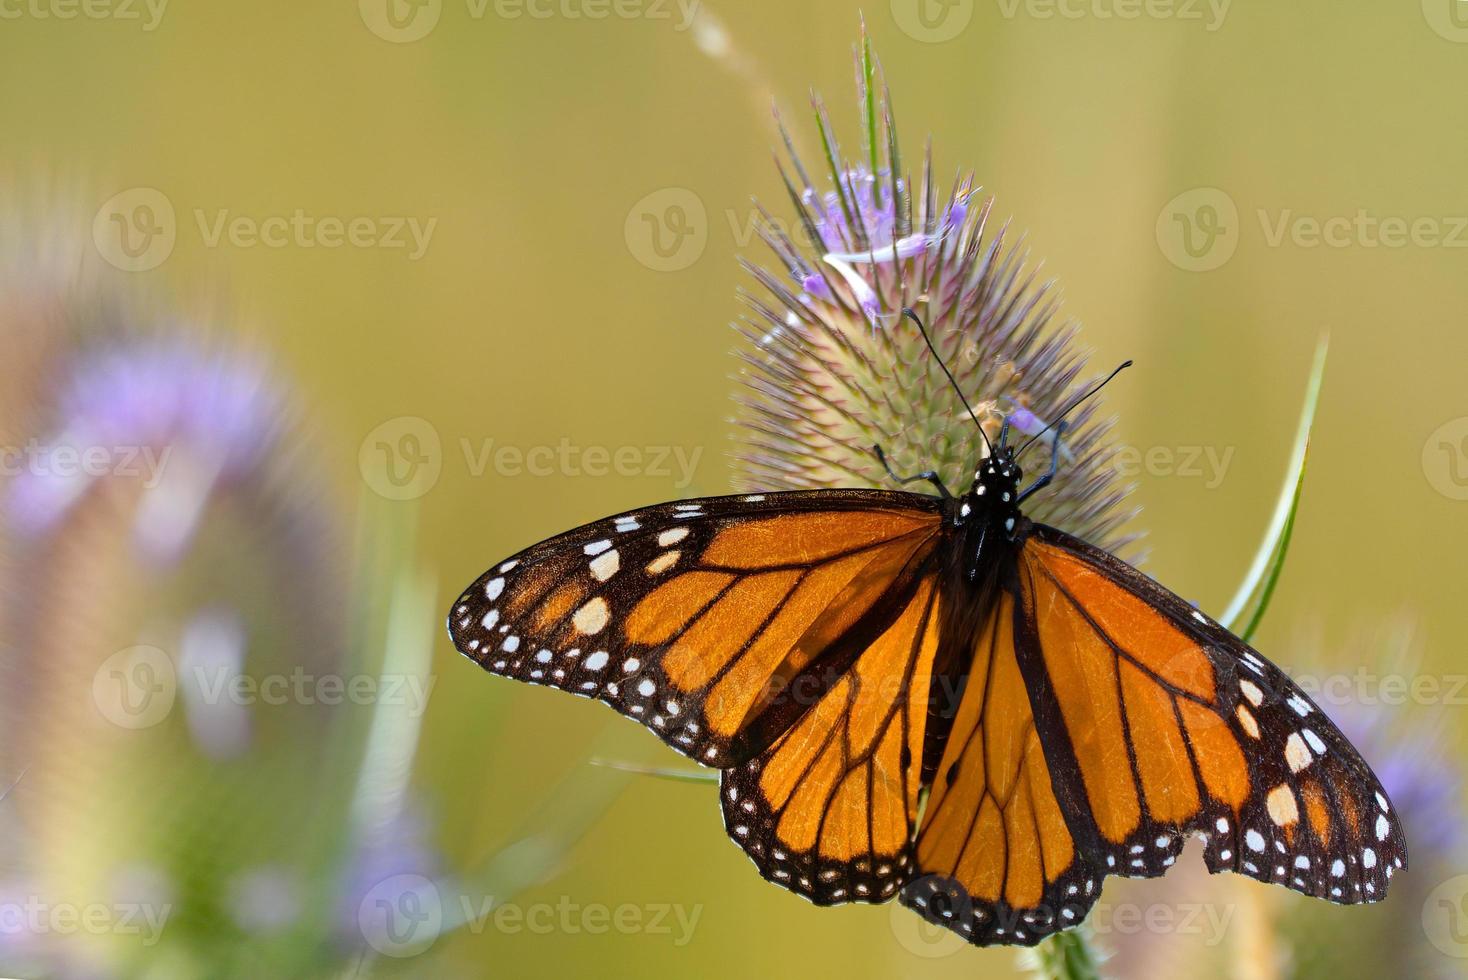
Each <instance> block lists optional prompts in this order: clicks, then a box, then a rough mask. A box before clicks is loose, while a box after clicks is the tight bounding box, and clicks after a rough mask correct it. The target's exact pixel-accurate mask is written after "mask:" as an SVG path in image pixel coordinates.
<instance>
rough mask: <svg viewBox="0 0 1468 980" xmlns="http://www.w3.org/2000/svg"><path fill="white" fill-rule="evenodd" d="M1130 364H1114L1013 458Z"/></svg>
mask: <svg viewBox="0 0 1468 980" xmlns="http://www.w3.org/2000/svg"><path fill="white" fill-rule="evenodd" d="M1131 366H1132V362H1131V361H1123V362H1122V363H1120V364H1118V365H1117V366H1116V370H1115V371H1112V372H1111V373H1110V374H1108V375H1107V376H1106V377H1105V378H1104V379H1103V380H1101V381H1099V382H1097V383H1096V385H1095V386H1093V387H1092V388H1091V390H1090V391H1088V392H1086V393H1085V394H1083V395H1081V396H1080V397H1078V398H1077V399H1076V400H1075V401H1073V402H1071V403H1070V404H1069V405H1068V406H1066V409H1065V411H1063V412H1061V413H1060V414H1059V415H1057V416H1056V417H1055V418H1054V419H1053V420H1052V421H1051V422H1050V424H1049V425H1047V426H1045V428H1043V429H1041V430H1040V431H1039V432H1036V433H1035V434H1034V435H1033V436H1031V437H1030V440H1029V442H1026V443H1025V444H1024V445H1023V446H1020V447H1019V451H1018V452H1016V453H1015V454H1014V458H1015V459H1019V457H1020V455H1021V454H1023V453H1024V451H1025V450H1026V449H1029V448H1030V447H1031V446H1033V445H1034V444H1035V441H1036V440H1038V439H1039V438H1040V437H1041V436H1043V435H1044V434H1045V433H1047V432H1049V431H1050V430H1051V429H1053V428H1055V427H1056V426H1057V425H1059V424H1060V423H1061V422H1062V421H1063V420H1064V419H1065V417H1066V416H1067V415H1069V414H1070V413H1071V412H1074V411H1075V410H1076V409H1078V408H1080V407H1081V404H1082V403H1083V402H1084V401H1085V400H1086V399H1087V398H1090V397H1091V396H1092V395H1094V394H1095V393H1096V392H1098V391H1100V390H1101V389H1102V388H1105V387H1106V386H1107V385H1108V384H1110V383H1111V379H1112V378H1114V377H1116V376H1117V375H1118V374H1120V373H1121V372H1123V371H1125V370H1126V369H1127V368H1129V367H1131Z"/></svg>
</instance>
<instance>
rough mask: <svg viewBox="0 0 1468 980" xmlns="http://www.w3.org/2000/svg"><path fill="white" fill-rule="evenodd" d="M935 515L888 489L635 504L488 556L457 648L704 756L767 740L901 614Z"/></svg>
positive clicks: (715, 759)
mask: <svg viewBox="0 0 1468 980" xmlns="http://www.w3.org/2000/svg"><path fill="white" fill-rule="evenodd" d="M938 527H939V515H938V512H937V507H936V504H935V502H933V501H931V500H929V499H928V498H925V497H921V496H918V495H915V494H906V493H889V492H885V491H876V490H872V491H819V492H787V493H772V494H768V495H763V494H754V495H741V496H729V497H713V498H705V499H701V500H690V501H685V502H681V503H674V504H664V505H658V506H654V507H648V508H644V509H641V510H636V511H630V512H628V513H626V514H621V515H618V516H615V517H610V518H607V519H605V520H601V521H597V522H594V523H592V524H588V525H585V526H584V527H581V528H577V529H576V530H573V531H569V532H567V533H565V534H562V535H560V536H558V537H555V538H552V539H550V540H548V541H545V542H542V543H541V544H538V545H536V546H534V547H532V548H530V549H528V550H526V551H523V552H521V553H520V554H518V555H515V556H514V557H512V558H510V559H507V560H506V561H504V562H502V563H500V564H498V565H496V566H495V567H493V568H491V569H490V570H489V571H488V572H486V573H485V574H484V575H482V576H481V577H480V578H479V580H478V581H476V582H475V583H474V584H473V585H471V586H470V587H469V589H468V590H467V591H465V593H464V594H463V595H462V596H461V597H460V598H459V600H458V602H457V603H455V605H454V608H453V611H452V613H451V614H450V622H449V630H450V633H451V635H452V637H453V640H454V644H455V645H456V646H457V647H458V649H459V650H460V651H461V652H462V653H464V654H465V655H467V656H469V657H470V658H472V659H473V660H474V661H475V662H477V663H479V664H480V665H481V666H482V667H484V668H485V669H486V670H488V671H490V672H491V673H495V674H500V675H502V676H506V677H513V678H516V679H518V680H523V681H528V682H530V683H535V684H546V685H550V686H553V687H558V688H561V689H563V690H567V691H570V692H572V693H573V694H579V695H582V696H584V697H590V698H597V699H599V700H602V701H604V702H606V703H607V704H609V705H611V706H612V707H613V708H615V709H616V710H617V711H619V712H621V713H622V714H625V715H627V716H629V717H631V718H634V719H635V720H637V721H639V722H641V723H642V724H643V725H646V726H647V727H648V728H649V729H651V730H652V731H653V732H655V733H656V734H657V735H658V736H659V737H660V738H662V739H663V740H664V741H665V742H667V743H668V744H669V745H671V746H673V748H675V749H677V750H679V751H680V752H683V753H684V754H686V755H689V756H691V757H693V758H695V759H697V760H699V761H700V762H703V763H706V764H709V765H715V766H720V767H727V766H732V765H736V764H739V763H742V762H745V761H747V760H748V759H750V758H753V757H754V756H756V755H758V754H759V753H761V752H763V751H764V750H765V749H767V748H768V747H769V745H770V744H772V743H773V742H774V741H775V740H776V739H777V738H778V737H779V736H780V735H781V734H783V733H784V731H785V730H786V729H787V728H788V727H789V726H790V725H791V724H793V723H794V721H795V720H796V719H797V718H798V717H799V716H800V715H801V714H803V713H804V712H805V709H806V708H808V707H809V706H810V705H811V704H813V703H815V700H816V699H818V698H819V696H820V695H822V694H823V693H824V692H825V691H826V690H827V689H828V688H829V687H831V686H832V685H833V684H835V683H837V682H838V681H839V679H840V677H841V675H842V674H843V673H844V672H845V671H846V669H847V668H849V667H850V666H851V665H852V663H854V662H855V661H856V659H857V658H858V657H859V656H860V655H861V653H862V651H863V650H864V649H865V648H866V646H868V645H869V644H870V643H871V642H872V640H874V639H875V638H876V636H877V635H879V634H880V632H881V630H882V629H884V628H885V627H886V626H887V625H888V624H890V622H891V621H892V620H893V619H895V618H896V617H897V616H898V615H899V614H900V613H901V611H902V609H903V607H904V604H905V602H906V600H907V598H908V597H909V596H910V594H911V592H912V590H913V589H914V588H915V587H916V580H917V576H918V573H919V570H920V568H921V567H922V566H923V565H924V564H925V563H926V562H927V561H928V560H929V557H930V555H931V553H932V551H933V545H934V540H935V537H936V534H937V530H938Z"/></svg>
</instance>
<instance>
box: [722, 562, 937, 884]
mask: <svg viewBox="0 0 1468 980" xmlns="http://www.w3.org/2000/svg"><path fill="white" fill-rule="evenodd" d="M942 604H943V599H942V597H941V595H940V591H939V587H938V581H937V576H936V574H930V575H928V576H927V577H926V578H924V579H923V580H922V581H921V582H920V583H919V585H918V586H917V588H916V589H915V590H913V592H912V593H911V595H910V596H909V598H908V600H907V602H906V605H905V606H904V608H903V610H902V612H901V613H900V614H899V615H898V616H897V617H896V619H895V620H893V621H892V623H891V624H890V625H889V626H888V627H887V628H886V630H885V631H883V632H882V633H881V634H880V635H879V636H878V637H877V638H876V639H875V640H874V641H873V642H872V643H871V644H870V645H869V646H868V647H867V648H866V649H865V650H864V651H863V653H862V655H861V657H860V658H859V659H858V660H857V661H856V663H855V664H854V665H853V667H852V669H851V670H849V671H847V672H846V673H845V674H844V675H843V676H842V677H841V678H840V679H839V680H838V681H837V682H836V683H835V684H834V685H832V686H831V687H830V689H829V690H827V691H826V692H825V694H824V695H823V696H822V697H820V699H819V700H818V701H816V703H815V705H814V707H813V708H812V709H811V710H810V711H809V712H808V713H807V714H805V716H804V717H802V718H801V719H800V720H799V721H798V722H797V723H796V724H795V725H794V726H793V727H791V728H790V729H789V730H788V731H787V732H786V733H785V734H784V735H783V736H781V737H780V739H779V740H778V741H776V742H775V743H774V744H773V745H772V746H770V748H769V749H768V750H767V751H765V752H764V753H762V754H761V755H759V756H757V757H755V758H754V759H752V760H750V761H749V762H748V763H746V764H745V765H743V766H740V767H738V768H736V769H731V770H728V771H726V772H725V773H724V778H723V781H722V788H721V789H722V796H723V804H724V825H725V828H726V829H727V830H728V831H729V835H730V836H731V837H732V838H733V839H734V840H735V842H737V843H738V844H739V845H740V846H741V847H743V848H744V850H745V852H746V853H747V854H748V855H749V856H750V858H751V859H752V860H753V861H754V863H755V866H756V867H758V868H759V870H760V874H761V875H763V876H764V877H765V878H766V879H767V880H769V881H773V882H775V883H776V884H779V885H782V886H784V887H786V888H789V889H791V890H793V891H795V892H797V893H799V894H801V895H804V896H805V897H806V898H808V899H810V900H811V901H813V902H815V903H816V904H818V905H831V904H835V903H838V902H852V901H857V902H883V901H886V900H887V899H889V898H891V897H892V894H893V893H894V892H895V891H896V890H897V889H898V888H899V887H901V886H902V884H903V883H904V882H905V881H906V880H907V877H908V874H909V867H910V862H911V846H910V845H911V838H912V834H913V830H914V828H915V826H916V823H917V814H918V805H919V793H920V790H921V788H922V787H921V760H922V757H923V738H924V733H925V731H926V723H927V712H928V704H929V695H930V691H929V682H930V680H931V678H932V672H933V662H934V659H935V657H936V656H937V654H938V648H939V643H940V640H941V632H942V631H941V628H940V624H941V623H942V614H943V608H942Z"/></svg>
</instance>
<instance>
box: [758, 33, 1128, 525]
mask: <svg viewBox="0 0 1468 980" xmlns="http://www.w3.org/2000/svg"><path fill="white" fill-rule="evenodd" d="M856 63H857V90H858V95H859V101H860V106H861V114H862V124H863V131H864V142H863V146H862V148H861V155H860V157H859V158H856V159H851V158H848V157H847V156H846V155H845V152H844V150H843V148H842V147H841V145H840V144H839V143H838V142H837V139H836V137H835V135H834V130H833V128H832V125H831V122H830V119H829V117H828V115H827V112H826V108H825V105H824V104H823V103H822V102H821V100H820V99H819V98H815V99H814V100H813V106H814V110H815V117H816V134H817V138H818V141H819V147H820V149H819V152H820V154H821V156H822V158H823V163H824V167H823V169H822V170H821V171H819V173H820V176H816V174H817V171H816V170H814V169H813V168H811V167H808V166H807V165H806V163H805V162H804V161H803V160H802V159H801V157H800V155H799V154H798V152H797V151H796V149H795V143H794V140H793V138H792V137H791V135H790V133H789V131H788V130H787V129H786V128H785V126H784V124H783V123H780V126H779V128H780V132H781V136H782V138H783V143H784V150H785V156H784V159H783V160H778V159H777V166H778V167H779V170H780V175H781V178H782V179H783V181H784V184H785V187H786V189H787V191H788V193H789V198H790V202H791V204H792V206H793V208H794V211H795V216H796V219H797V222H796V224H795V225H794V226H792V227H793V228H794V230H793V231H792V232H790V233H787V232H786V231H784V230H782V227H781V225H780V223H779V222H778V221H777V220H776V218H775V217H774V216H773V215H772V214H771V213H770V212H768V211H766V210H764V209H763V208H761V210H760V216H761V221H760V223H759V230H760V234H761V237H762V239H763V240H764V242H765V243H766V244H767V245H768V246H769V248H770V249H771V250H772V252H773V253H774V257H775V260H776V262H777V263H778V265H777V266H776V267H775V268H773V269H772V268H767V267H764V266H760V265H756V264H753V263H747V268H748V270H749V271H750V273H751V274H752V275H753V276H754V277H755V278H756V279H757V280H758V282H759V284H760V287H761V288H760V290H759V291H758V293H757V294H751V295H747V296H746V297H745V299H746V301H747V304H748V307H749V311H748V312H747V313H746V314H745V315H743V316H742V317H741V318H740V320H739V321H738V322H737V323H736V324H735V326H736V329H738V330H739V331H740V333H741V334H742V336H743V338H744V341H745V342H744V343H743V344H742V345H741V348H740V350H739V356H740V358H741V360H742V362H743V365H742V370H741V373H740V378H739V380H740V381H741V382H742V386H743V388H742V391H741V393H740V394H739V395H738V396H737V398H738V401H739V404H740V407H741V408H740V413H739V418H738V421H739V423H740V429H739V432H738V434H737V436H736V439H737V440H738V447H737V450H736V453H735V456H736V460H737V463H736V482H737V483H738V484H739V486H740V488H741V489H748V490H782V489H798V488H816V487H851V486H880V487H891V486H892V481H891V479H890V478H889V477H888V476H887V475H886V473H885V472H884V471H883V469H882V467H881V465H880V464H879V463H878V461H877V460H876V458H875V456H874V454H873V452H872V447H873V446H874V445H881V446H882V448H883V449H884V450H885V452H886V453H887V455H888V457H889V459H890V460H891V461H892V465H893V467H894V469H896V470H898V471H899V472H918V471H922V470H928V469H932V470H935V471H936V472H937V473H938V474H939V475H940V476H941V477H942V479H943V481H944V483H945V484H946V485H947V486H948V487H949V488H950V489H951V490H953V491H954V492H961V491H962V490H966V489H967V488H968V486H969V484H970V483H971V482H972V480H973V474H974V470H975V468H976V464H977V462H978V461H979V460H980V459H981V458H982V457H983V455H984V452H985V450H984V440H983V438H982V437H981V436H980V435H979V432H978V431H977V428H976V427H975V426H974V424H973V422H972V421H971V420H970V419H969V417H968V414H967V412H966V411H965V410H964V408H963V405H962V403H961V402H960V400H959V398H958V395H957V393H956V392H955V391H954V390H953V388H952V386H951V385H950V384H949V382H948V380H947V378H946V377H945V375H944V372H943V366H942V365H941V364H940V363H939V362H938V360H937V359H936V358H935V357H934V356H933V354H932V353H931V352H929V350H928V347H927V344H926V342H925V341H924V339H923V337H922V335H921V333H920V332H919V330H918V329H917V327H916V325H914V324H913V323H912V322H911V321H910V320H907V319H905V318H904V317H903V316H902V311H903V309H904V308H905V307H907V308H911V309H913V310H914V311H915V312H916V313H917V315H918V316H919V317H920V318H921V319H922V320H923V322H924V323H925V324H926V327H927V330H928V332H929V334H930V335H931V337H932V340H933V342H934V345H935V346H936V348H937V351H938V353H939V355H941V357H942V358H943V361H944V362H946V364H947V366H948V367H949V369H950V370H951V371H952V372H953V374H954V376H955V378H956V380H957V382H958V384H959V385H961V386H962V388H963V391H964V393H965V394H966V396H967V398H968V401H969V402H970V403H971V404H972V406H973V408H974V411H975V413H977V415H978V417H979V419H980V421H981V423H982V425H983V427H984V431H985V433H986V434H987V435H988V438H989V439H990V441H994V440H996V439H997V438H998V435H999V430H1000V427H1001V424H1002V421H1003V420H1004V419H1005V418H1006V417H1007V418H1008V419H1009V420H1010V424H1011V427H1012V429H1014V430H1016V431H1015V432H1014V433H1013V436H1015V437H1018V438H1025V437H1027V436H1031V435H1035V434H1038V433H1040V431H1041V430H1042V429H1044V428H1045V426H1046V425H1047V424H1048V423H1049V422H1051V421H1054V420H1055V419H1056V418H1057V416H1058V415H1059V413H1060V412H1061V411H1062V410H1063V409H1064V407H1065V406H1066V405H1067V404H1068V403H1069V402H1070V401H1071V400H1072V399H1073V398H1074V397H1075V396H1076V395H1077V394H1079V393H1080V391H1081V390H1082V383H1083V382H1086V381H1090V380H1091V378H1092V375H1091V374H1090V373H1089V372H1088V371H1087V368H1086V363H1085V354H1084V352H1083V351H1082V350H1081V349H1080V348H1079V346H1078V345H1077V343H1076V336H1075V335H1076V329H1077V327H1076V324H1075V323H1074V322H1064V323H1057V322H1056V321H1057V317H1058V314H1059V300H1058V298H1057V297H1056V295H1055V290H1054V287H1053V284H1052V283H1050V282H1047V281H1043V280H1041V279H1040V277H1039V270H1038V267H1037V266H1036V265H1035V264H1034V263H1032V262H1031V256H1030V252H1029V249H1028V248H1027V247H1026V246H1025V244H1024V242H1023V240H1022V239H1021V240H1020V241H1015V240H1014V236H1013V235H1012V234H1011V233H1010V231H1009V230H1008V228H1007V227H1001V228H999V229H998V230H997V231H996V230H995V229H993V228H992V227H991V211H992V207H993V201H992V199H989V198H985V197H983V196H982V195H981V193H980V191H979V189H978V187H977V186H976V185H975V184H974V182H973V179H972V177H970V176H961V177H959V178H957V179H956V180H955V181H954V183H953V185H952V186H951V188H950V189H948V190H946V191H944V190H941V189H940V182H939V178H938V177H937V175H936V172H935V169H934V163H933V156H932V150H931V147H929V148H928V150H927V152H926V153H925V154H924V156H923V159H922V161H921V164H920V166H919V168H918V176H917V177H916V178H914V177H913V176H912V175H911V173H910V172H909V171H908V169H907V166H908V163H907V158H906V157H904V156H903V155H902V151H901V148H900V145H899V141H898V137H897V127H896V123H895V121H894V117H893V112H892V102H891V97H890V93H889V92H888V90H887V87H886V85H885V83H884V82H883V81H882V77H881V73H880V70H879V68H878V66H877V64H876V60H875V58H874V57H873V55H872V52H871V47H870V44H869V43H868V42H867V40H866V39H865V37H863V40H862V43H861V45H860V47H859V49H858V51H857V54H856ZM1098 405H1099V403H1098V401H1096V400H1094V399H1093V400H1091V401H1089V402H1087V403H1086V404H1085V405H1084V406H1083V407H1082V408H1080V409H1079V410H1078V411H1077V412H1075V413H1074V414H1072V415H1071V416H1070V417H1069V419H1068V420H1067V421H1068V423H1069V427H1068V429H1067V431H1066V433H1065V437H1064V439H1063V441H1062V444H1061V445H1062V460H1063V465H1062V466H1061V468H1060V471H1059V474H1058V475H1057V478H1056V480H1055V483H1054V484H1053V485H1052V486H1053V489H1052V490H1051V491H1048V492H1047V493H1045V494H1042V495H1040V497H1039V498H1037V500H1036V502H1035V505H1034V507H1033V508H1032V513H1033V515H1034V516H1035V517H1036V518H1037V519H1039V520H1043V521H1046V522H1048V523H1052V524H1056V525H1058V526H1060V527H1063V528H1065V529H1066V530H1068V531H1070V532H1072V533H1074V534H1077V535H1080V536H1081V537H1084V538H1087V539H1088V540H1090V541H1092V542H1093V543H1096V544H1099V545H1102V546H1105V547H1110V548H1112V549H1116V548H1118V547H1121V546H1123V545H1125V544H1126V543H1127V541H1128V539H1127V538H1126V537H1124V536H1123V534H1122V530H1121V529H1122V525H1123V524H1125V522H1126V520H1127V518H1128V517H1129V516H1130V515H1129V513H1128V512H1126V511H1125V510H1124V509H1123V506H1122V505H1123V503H1124V498H1125V496H1126V493H1127V491H1128V489H1129V488H1128V487H1126V486H1124V485H1123V483H1122V482H1121V481H1120V479H1119V477H1118V475H1117V473H1116V472H1115V470H1114V468H1112V467H1110V466H1108V462H1109V460H1110V457H1111V453H1112V451H1113V450H1112V447H1111V445H1110V444H1109V443H1108V441H1107V438H1106V436H1107V432H1108V429H1109V425H1110V424H1109V422H1107V421H1104V420H1102V419H1100V418H1099V416H1098ZM1047 438H1048V436H1047ZM1042 451H1044V449H1043V447H1041V446H1036V447H1035V450H1032V452H1031V453H1030V454H1029V455H1028V456H1027V457H1026V460H1025V462H1026V463H1027V465H1028V466H1029V468H1031V469H1032V470H1038V469H1039V468H1040V467H1041V466H1043V465H1046V461H1045V457H1044V456H1043V455H1041V452H1042Z"/></svg>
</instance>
